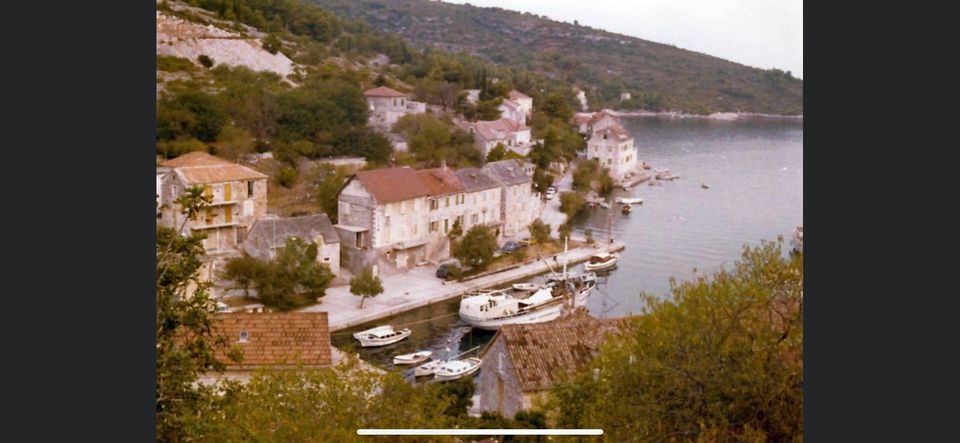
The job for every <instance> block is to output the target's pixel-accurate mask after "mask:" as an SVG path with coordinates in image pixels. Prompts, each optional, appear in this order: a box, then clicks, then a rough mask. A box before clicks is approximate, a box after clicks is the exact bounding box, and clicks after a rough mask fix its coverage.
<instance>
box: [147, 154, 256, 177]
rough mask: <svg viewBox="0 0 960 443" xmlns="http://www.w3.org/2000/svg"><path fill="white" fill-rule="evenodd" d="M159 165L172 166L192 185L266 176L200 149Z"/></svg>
mask: <svg viewBox="0 0 960 443" xmlns="http://www.w3.org/2000/svg"><path fill="white" fill-rule="evenodd" d="M160 165H161V166H166V167H168V168H173V169H174V171H175V172H176V173H177V175H178V176H179V177H180V178H182V179H183V180H184V181H186V182H187V183H188V184H192V185H197V184H206V183H219V182H227V181H235V180H259V179H266V178H267V176H266V175H265V174H262V173H260V172H257V171H255V170H253V169H250V168H248V167H246V166H240V165H238V164H236V163H232V162H229V161H227V160H224V159H222V158H219V157H214V156H212V155H210V154H207V153H206V152H201V151H197V152H191V153H188V154H184V155H181V156H179V157H177V158H174V159H172V160H167V161H165V162H163V163H161V164H160Z"/></svg>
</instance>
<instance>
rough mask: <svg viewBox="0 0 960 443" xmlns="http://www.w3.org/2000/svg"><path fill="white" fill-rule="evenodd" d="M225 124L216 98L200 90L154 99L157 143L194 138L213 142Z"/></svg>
mask: <svg viewBox="0 0 960 443" xmlns="http://www.w3.org/2000/svg"><path fill="white" fill-rule="evenodd" d="M226 122H227V119H226V115H225V113H224V112H223V110H222V108H221V106H220V103H218V102H217V99H216V97H214V96H212V95H210V94H207V93H205V92H202V91H199V90H189V91H183V92H181V93H179V94H175V95H169V94H165V95H164V96H163V97H161V98H160V99H159V100H157V139H158V140H183V139H189V138H196V139H198V140H200V141H203V142H212V141H215V140H216V139H217V135H219V134H220V129H221V128H223V125H224V124H225V123H226Z"/></svg>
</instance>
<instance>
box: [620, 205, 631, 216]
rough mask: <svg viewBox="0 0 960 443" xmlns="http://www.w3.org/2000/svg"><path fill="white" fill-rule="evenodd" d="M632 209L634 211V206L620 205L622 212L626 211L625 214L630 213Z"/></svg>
mask: <svg viewBox="0 0 960 443" xmlns="http://www.w3.org/2000/svg"><path fill="white" fill-rule="evenodd" d="M630 211H633V206H630V205H623V206H621V207H620V212H622V213H624V215H626V214H629V213H630Z"/></svg>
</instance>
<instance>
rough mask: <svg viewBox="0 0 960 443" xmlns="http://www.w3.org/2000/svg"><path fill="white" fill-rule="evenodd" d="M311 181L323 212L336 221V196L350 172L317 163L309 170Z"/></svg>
mask: <svg viewBox="0 0 960 443" xmlns="http://www.w3.org/2000/svg"><path fill="white" fill-rule="evenodd" d="M310 175H311V182H312V183H313V184H314V186H316V191H315V193H316V196H317V200H319V202H320V207H321V209H323V212H324V213H325V214H327V217H330V220H331V221H332V222H333V223H337V208H338V205H339V203H338V200H337V198H338V196H339V195H340V188H342V187H343V184H344V183H346V182H347V179H348V178H350V174H348V173H347V171H346V170H345V169H344V168H336V167H334V166H333V165H330V164H326V163H323V164H319V165H317V166H314V168H313V170H311V171H310Z"/></svg>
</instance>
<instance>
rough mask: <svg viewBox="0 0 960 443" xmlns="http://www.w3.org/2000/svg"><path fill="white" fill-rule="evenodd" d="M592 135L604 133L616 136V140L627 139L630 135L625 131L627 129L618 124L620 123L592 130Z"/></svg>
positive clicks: (602, 134)
mask: <svg viewBox="0 0 960 443" xmlns="http://www.w3.org/2000/svg"><path fill="white" fill-rule="evenodd" d="M593 135H594V136H601V137H602V136H604V135H607V136H613V137H616V138H617V139H618V140H621V141H623V140H628V139H630V137H631V136H630V133H629V132H627V130H626V129H624V128H623V126H620V125H610V126H607V127H606V128H603V129H600V130H598V131H594V133H593Z"/></svg>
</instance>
